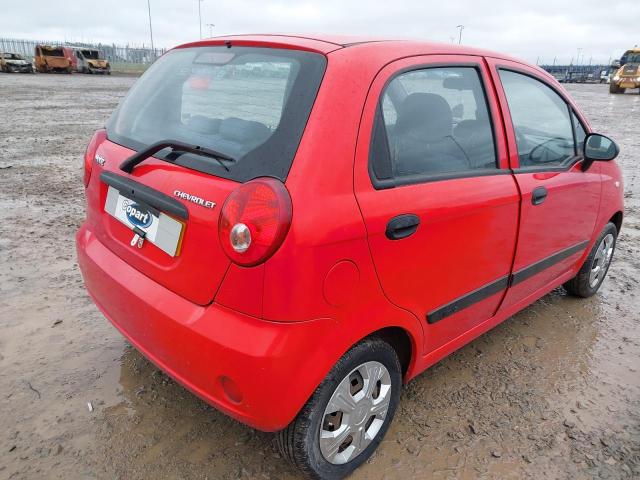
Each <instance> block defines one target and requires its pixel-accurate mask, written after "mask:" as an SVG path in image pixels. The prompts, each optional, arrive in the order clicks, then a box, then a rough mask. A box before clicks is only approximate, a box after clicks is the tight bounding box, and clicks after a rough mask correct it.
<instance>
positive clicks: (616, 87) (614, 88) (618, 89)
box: [609, 83, 624, 93]
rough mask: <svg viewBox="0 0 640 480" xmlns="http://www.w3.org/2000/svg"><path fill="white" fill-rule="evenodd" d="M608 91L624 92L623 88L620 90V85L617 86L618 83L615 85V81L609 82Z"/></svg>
mask: <svg viewBox="0 0 640 480" xmlns="http://www.w3.org/2000/svg"><path fill="white" fill-rule="evenodd" d="M609 93H624V90H622V89H621V88H620V87H618V85H616V84H615V83H610V84H609Z"/></svg>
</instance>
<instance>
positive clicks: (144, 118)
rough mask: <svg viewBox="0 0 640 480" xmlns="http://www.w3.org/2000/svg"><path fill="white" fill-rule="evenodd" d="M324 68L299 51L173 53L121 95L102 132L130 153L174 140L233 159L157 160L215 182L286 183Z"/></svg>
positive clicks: (212, 49)
mask: <svg viewBox="0 0 640 480" xmlns="http://www.w3.org/2000/svg"><path fill="white" fill-rule="evenodd" d="M325 66H326V59H325V57H324V56H322V55H319V54H315V53H310V52H303V51H297V50H281V49H270V48H254V47H231V48H227V47H226V46H224V47H194V48H182V49H176V50H172V51H170V52H169V53H167V54H166V55H164V56H162V57H161V58H160V59H159V60H158V61H157V62H156V63H155V64H154V65H153V66H152V67H151V68H150V69H149V70H148V71H147V72H146V73H145V74H144V75H143V76H142V77H141V78H140V79H139V80H138V82H137V83H136V84H135V85H134V87H133V88H132V89H131V91H130V92H129V93H128V94H127V96H126V97H125V99H124V100H123V102H122V103H121V104H120V106H119V107H118V109H117V110H116V111H115V112H114V114H113V115H112V117H111V119H110V120H109V123H108V125H107V134H108V137H109V139H110V140H111V141H113V142H115V143H118V144H121V145H124V146H126V147H128V148H131V149H134V150H140V149H142V148H144V147H146V146H148V145H150V144H152V143H155V142H159V141H165V140H177V141H180V142H184V143H188V144H190V145H197V146H200V147H206V148H209V149H212V150H215V151H217V152H220V153H223V154H224V155H226V156H228V157H231V160H224V166H225V167H226V169H225V168H224V167H223V166H222V165H220V164H219V162H218V161H216V160H213V159H209V158H203V157H198V156H195V155H192V154H180V155H179V156H176V154H175V153H171V152H170V150H169V149H167V150H166V151H162V152H160V153H159V154H157V155H156V156H157V157H160V158H168V159H170V160H171V161H174V162H175V163H177V164H180V165H183V166H186V167H188V168H193V169H196V170H200V171H206V172H208V173H212V174H215V175H217V176H220V177H224V178H230V179H232V180H237V181H246V180H249V179H251V178H255V177H260V176H273V177H276V178H279V179H281V180H284V179H285V178H286V176H287V173H288V171H289V168H290V167H291V163H292V161H293V157H294V155H295V152H296V150H297V147H298V144H299V142H300V138H301V136H302V132H303V130H304V127H305V125H306V122H307V119H308V117H309V113H310V111H311V107H312V105H313V102H314V100H315V97H316V95H317V92H318V88H319V86H320V82H321V80H322V75H323V73H324V70H325ZM178 153H179V152H178ZM227 169H228V171H227Z"/></svg>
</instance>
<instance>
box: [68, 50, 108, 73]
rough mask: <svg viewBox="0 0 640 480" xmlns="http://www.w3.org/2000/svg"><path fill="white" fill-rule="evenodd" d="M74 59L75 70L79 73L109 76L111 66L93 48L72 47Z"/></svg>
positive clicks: (98, 51)
mask: <svg viewBox="0 0 640 480" xmlns="http://www.w3.org/2000/svg"><path fill="white" fill-rule="evenodd" d="M73 53H74V55H75V57H76V66H75V70H76V71H77V72H81V73H104V74H107V75H111V66H110V65H109V62H108V61H107V60H105V59H104V58H101V57H102V55H101V54H100V50H96V49H94V48H82V47H73Z"/></svg>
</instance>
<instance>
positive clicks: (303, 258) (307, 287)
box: [263, 49, 422, 383]
mask: <svg viewBox="0 0 640 480" xmlns="http://www.w3.org/2000/svg"><path fill="white" fill-rule="evenodd" d="M344 50H348V49H344ZM379 68H380V66H379V65H377V64H376V63H375V62H371V61H369V60H367V59H363V58H358V57H357V56H354V55H349V54H344V52H343V51H342V50H338V51H336V52H333V53H331V54H329V55H328V64H327V70H326V73H325V77H324V80H323V83H322V86H321V88H320V91H319V94H318V97H317V99H316V102H315V104H314V107H313V110H312V112H311V115H310V118H309V122H308V124H307V127H306V129H305V133H304V135H303V138H302V141H301V143H300V147H299V149H298V152H297V154H296V157H295V159H294V162H293V166H292V168H291V170H290V172H289V176H288V178H287V181H286V186H287V189H288V190H289V192H290V194H291V198H292V203H293V220H292V225H291V229H290V231H289V234H288V235H287V238H286V240H285V242H284V243H283V245H282V246H281V247H280V249H279V250H278V251H277V252H276V254H275V255H274V256H273V257H272V258H271V259H269V260H268V262H267V263H266V265H265V273H264V305H263V317H264V318H265V319H267V320H275V321H308V320H312V319H314V318H320V317H322V318H331V319H333V321H334V322H335V325H336V328H335V335H333V336H332V337H331V338H319V339H318V342H319V347H318V348H321V349H322V350H323V351H325V353H326V358H327V362H326V363H325V364H324V365H322V367H321V368H319V369H318V370H317V371H316V372H315V376H316V380H317V383H319V382H320V381H321V379H322V378H323V377H324V376H325V375H326V373H327V372H328V371H329V369H330V368H331V367H332V366H333V363H334V362H335V361H336V360H337V359H338V358H339V357H340V356H341V355H342V354H343V353H344V352H345V351H347V350H348V349H349V348H350V347H351V346H352V345H353V344H355V343H357V342H358V341H359V340H361V339H362V338H363V337H365V336H367V335H368V334H370V333H372V332H374V331H376V330H378V329H380V328H384V327H389V326H398V327H401V328H403V329H404V330H405V331H407V332H408V333H409V336H410V337H411V339H412V342H413V343H414V351H416V352H417V351H419V348H420V346H421V343H422V326H421V324H420V322H419V321H418V319H417V318H416V317H415V316H413V315H412V314H411V313H409V312H407V311H405V310H403V309H400V308H398V307H395V306H394V305H392V304H391V303H390V302H388V301H387V299H386V297H385V296H384V294H383V293H382V289H381V287H380V284H379V282H378V277H377V275H376V272H375V269H374V266H373V262H372V259H371V255H370V252H369V248H368V243H367V239H366V229H365V226H364V223H363V220H362V216H361V213H360V210H359V208H358V204H357V202H356V199H355V195H354V192H353V166H354V155H355V145H356V137H357V132H358V126H359V122H360V118H361V115H362V108H363V105H364V100H365V98H366V95H367V91H368V89H369V86H370V84H371V82H372V80H373V78H374V76H375V74H376V72H377V71H378V69H379ZM345 262H350V263H352V264H353V265H355V267H356V268H355V273H354V269H353V268H352V267H349V268H342V267H344V265H345ZM336 267H337V271H338V272H340V271H342V272H344V273H337V274H336V273H335V272H336V270H335V269H336ZM330 272H332V273H331V274H330ZM336 292H338V293H336Z"/></svg>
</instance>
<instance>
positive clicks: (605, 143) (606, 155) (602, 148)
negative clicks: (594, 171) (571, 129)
mask: <svg viewBox="0 0 640 480" xmlns="http://www.w3.org/2000/svg"><path fill="white" fill-rule="evenodd" d="M583 152H584V163H583V166H582V170H583V171H584V170H587V169H588V168H589V167H590V166H591V164H592V163H593V162H608V161H610V160H613V159H614V158H616V157H617V156H618V153H620V148H619V147H618V145H617V144H616V142H614V141H613V140H611V139H610V138H609V137H605V136H604V135H600V134H599V133H590V134H588V135H587V136H586V137H585V139H584V146H583Z"/></svg>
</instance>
